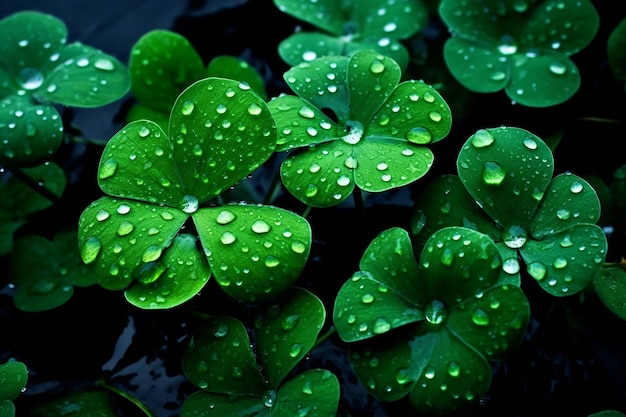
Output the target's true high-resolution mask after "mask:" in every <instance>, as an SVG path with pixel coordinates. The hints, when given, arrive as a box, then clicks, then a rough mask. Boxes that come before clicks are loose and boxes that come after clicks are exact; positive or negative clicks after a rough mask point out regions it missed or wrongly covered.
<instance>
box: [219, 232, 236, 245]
mask: <svg viewBox="0 0 626 417" xmlns="http://www.w3.org/2000/svg"><path fill="white" fill-rule="evenodd" d="M220 240H221V242H222V243H223V244H224V245H230V244H232V243H234V242H235V241H236V240H237V237H236V236H235V235H234V234H233V233H231V232H224V233H222V237H221V238H220Z"/></svg>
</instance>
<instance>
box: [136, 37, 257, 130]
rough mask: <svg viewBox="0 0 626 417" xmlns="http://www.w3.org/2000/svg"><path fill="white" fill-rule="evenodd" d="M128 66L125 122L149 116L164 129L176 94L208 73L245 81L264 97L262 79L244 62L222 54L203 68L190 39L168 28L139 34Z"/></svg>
mask: <svg viewBox="0 0 626 417" xmlns="http://www.w3.org/2000/svg"><path fill="white" fill-rule="evenodd" d="M128 70H129V71H130V76H131V92H132V93H133V96H134V97H135V99H136V102H135V103H134V104H133V105H132V106H131V108H130V109H129V111H128V113H127V115H126V122H127V123H129V122H132V121H135V120H140V119H148V120H152V121H154V122H157V123H158V124H159V125H160V126H161V128H163V130H165V131H167V127H168V118H169V114H170V109H171V108H172V105H173V104H174V102H175V101H176V98H177V97H178V95H179V94H180V93H181V92H182V91H183V90H184V89H185V88H187V87H188V86H190V85H191V84H193V83H194V82H195V81H198V80H200V79H202V78H206V77H208V76H211V77H221V78H230V79H234V80H237V81H245V82H247V83H248V85H250V87H252V88H253V89H254V90H255V91H256V92H257V93H258V94H259V95H260V96H261V97H262V98H263V99H265V100H267V93H266V91H265V84H264V83H263V79H262V78H261V76H260V75H259V73H258V72H257V71H256V70H255V69H254V68H253V67H251V66H250V65H249V64H248V63H247V62H245V61H243V60H241V59H239V58H236V57H231V56H226V55H223V56H218V57H215V58H213V59H212V60H211V62H210V63H209V64H208V65H207V67H206V68H205V66H204V63H203V62H202V58H201V57H200V55H199V54H198V52H197V51H196V49H195V48H194V47H193V45H192V44H191V43H190V42H189V40H188V39H187V38H186V37H184V36H183V35H181V34H179V33H176V32H172V31H169V30H164V29H155V30H152V31H149V32H147V33H145V34H144V35H143V36H142V37H141V38H139V40H138V41H137V42H136V43H135V44H134V45H133V46H132V49H131V52H130V57H129V61H128Z"/></svg>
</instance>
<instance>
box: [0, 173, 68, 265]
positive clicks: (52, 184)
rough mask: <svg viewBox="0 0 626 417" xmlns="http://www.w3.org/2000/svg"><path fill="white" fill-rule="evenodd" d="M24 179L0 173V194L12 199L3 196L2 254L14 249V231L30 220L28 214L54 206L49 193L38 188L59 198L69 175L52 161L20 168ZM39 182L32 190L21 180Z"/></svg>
mask: <svg viewBox="0 0 626 417" xmlns="http://www.w3.org/2000/svg"><path fill="white" fill-rule="evenodd" d="M16 172H17V171H16ZM19 172H21V173H22V176H23V178H17V177H16V176H15V175H13V174H9V173H7V172H5V173H3V174H0V195H7V196H11V198H2V199H0V256H1V255H6V254H8V253H9V252H11V249H12V248H13V235H14V233H15V232H16V231H17V230H18V229H19V228H20V227H22V226H23V225H24V224H26V223H27V222H28V216H29V215H30V214H33V213H36V212H38V211H41V210H44V209H46V208H48V207H50V206H52V205H53V202H52V198H51V197H50V196H48V197H49V198H47V197H44V195H43V193H39V192H37V191H35V189H37V187H41V188H40V190H42V189H45V190H46V192H47V193H49V194H51V196H54V197H56V198H60V196H61V195H62V194H63V191H64V190H65V186H66V183H67V178H66V177H65V173H64V172H63V170H62V169H61V168H60V167H59V166H58V165H56V164H54V163H53V162H44V163H43V164H41V165H37V166H34V167H30V168H21V169H20V171H19ZM22 179H25V180H26V181H28V182H29V183H32V184H36V187H35V188H34V189H33V188H31V187H29V186H28V185H26V183H25V182H24V181H23V180H22Z"/></svg>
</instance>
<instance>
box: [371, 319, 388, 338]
mask: <svg viewBox="0 0 626 417" xmlns="http://www.w3.org/2000/svg"><path fill="white" fill-rule="evenodd" d="M389 330H391V323H390V322H389V320H387V319H385V318H383V317H379V318H377V319H376V321H375V322H374V327H372V331H373V332H374V333H375V334H381V333H385V332H388V331H389Z"/></svg>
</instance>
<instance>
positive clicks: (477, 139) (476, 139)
mask: <svg viewBox="0 0 626 417" xmlns="http://www.w3.org/2000/svg"><path fill="white" fill-rule="evenodd" d="M494 140H495V139H494V137H493V135H492V134H491V132H489V131H488V130H486V129H480V130H478V131H477V132H476V133H474V134H473V135H472V139H471V143H472V146H473V147H475V148H484V147H486V146H489V145H491V144H492V143H493V142H494Z"/></svg>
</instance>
